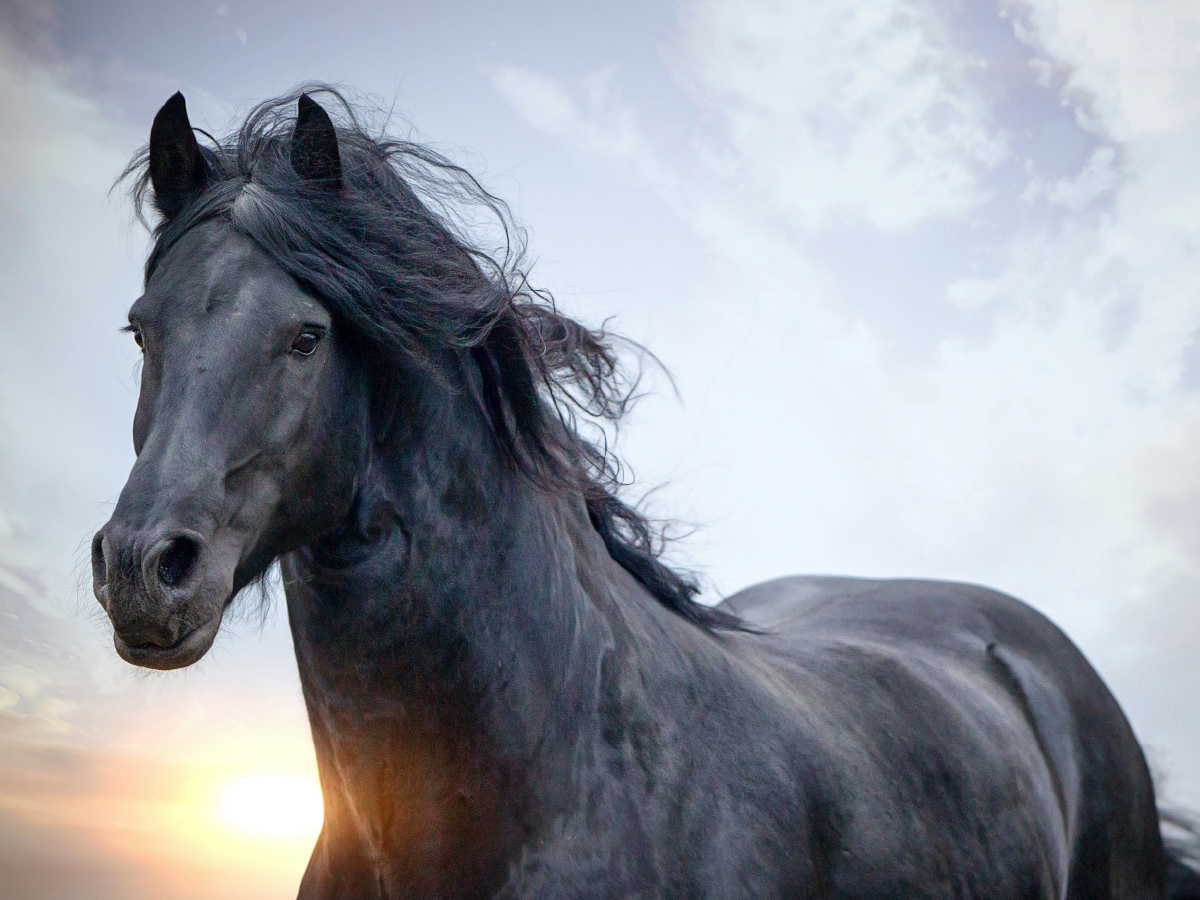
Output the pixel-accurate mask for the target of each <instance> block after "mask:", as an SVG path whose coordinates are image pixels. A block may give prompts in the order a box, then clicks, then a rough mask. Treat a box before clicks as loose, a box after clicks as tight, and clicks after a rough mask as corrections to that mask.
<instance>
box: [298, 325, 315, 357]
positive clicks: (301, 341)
mask: <svg viewBox="0 0 1200 900" xmlns="http://www.w3.org/2000/svg"><path fill="white" fill-rule="evenodd" d="M320 339H321V335H319V334H317V333H316V332H315V331H305V332H304V333H302V334H301V335H300V336H299V337H297V338H296V339H295V340H294V341H292V352H293V353H299V354H300V355H301V356H310V355H311V354H312V352H313V351H314V350H316V349H317V341H319V340H320Z"/></svg>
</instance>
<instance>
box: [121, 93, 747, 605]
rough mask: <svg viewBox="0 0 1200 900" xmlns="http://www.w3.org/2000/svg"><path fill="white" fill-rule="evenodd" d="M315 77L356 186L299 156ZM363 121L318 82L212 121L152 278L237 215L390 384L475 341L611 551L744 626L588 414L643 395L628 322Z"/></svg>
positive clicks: (502, 413)
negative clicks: (696, 573)
mask: <svg viewBox="0 0 1200 900" xmlns="http://www.w3.org/2000/svg"><path fill="white" fill-rule="evenodd" d="M301 93H308V94H310V95H311V94H316V95H320V96H322V97H323V98H324V99H325V100H326V101H327V102H326V104H325V105H326V107H327V108H328V109H329V111H330V112H331V113H332V114H333V117H334V120H335V122H337V126H338V127H337V137H338V148H339V152H340V155H341V162H342V171H343V175H342V177H343V184H344V189H343V190H341V191H337V192H331V191H325V190H321V189H314V187H313V185H312V183H311V182H306V181H304V180H302V179H301V178H299V177H298V176H297V174H296V172H295V170H294V168H293V167H292V165H291V163H290V159H289V154H290V136H291V132H292V129H293V126H294V122H295V113H294V110H295V109H296V103H297V99H298V98H299V96H300V95H301ZM329 101H331V102H329ZM363 123H364V117H363V110H362V109H361V108H360V109H356V108H355V106H354V105H353V104H352V103H351V102H350V101H349V100H348V99H347V98H346V97H344V96H343V95H342V94H341V93H339V92H338V91H337V90H335V89H333V88H330V87H328V86H325V85H311V84H310V85H305V86H303V87H302V88H299V89H297V90H296V91H294V92H292V93H289V94H287V95H285V96H282V97H278V98H275V99H272V100H268V101H266V102H264V103H261V104H259V105H258V106H256V107H254V109H252V110H251V111H250V113H249V114H248V115H247V116H246V119H245V121H244V122H243V123H242V125H241V127H240V128H239V129H238V130H237V131H236V132H234V133H233V134H231V135H229V136H228V137H225V138H222V139H217V138H213V137H212V136H211V135H208V134H205V133H203V132H201V134H203V135H204V137H206V138H207V139H208V143H207V145H204V144H202V145H201V152H202V154H203V158H204V163H205V166H206V167H207V180H206V187H205V189H204V191H203V192H202V193H201V194H199V195H198V196H197V197H195V198H193V199H192V201H191V202H190V203H189V204H188V205H187V206H186V207H185V208H184V209H182V210H180V211H178V212H177V214H174V215H172V216H170V217H168V216H165V215H164V216H163V220H162V221H161V222H160V223H159V224H158V225H157V227H155V228H154V229H153V234H154V239H155V243H154V247H153V249H152V251H151V253H150V255H149V258H148V259H147V262H146V272H145V274H146V279H147V280H149V278H150V276H151V275H152V274H153V272H154V270H155V268H156V267H157V266H158V264H159V263H160V262H161V261H162V259H163V257H164V255H165V254H166V253H167V252H168V251H169V250H170V249H171V247H172V246H173V245H174V244H175V243H176V242H177V241H178V240H179V239H180V237H182V236H183V235H184V234H185V233H187V232H188V231H189V230H190V229H191V228H193V227H195V226H196V225H198V224H200V223H202V222H206V221H211V220H220V221H224V222H228V223H230V224H232V225H233V227H234V228H236V229H238V230H239V231H241V232H243V233H244V234H246V235H247V236H249V237H250V238H252V239H253V240H254V241H255V242H256V243H257V244H258V245H259V246H260V247H261V248H262V249H263V250H265V251H266V252H267V253H268V254H270V255H271V256H272V257H273V258H274V260H275V261H276V262H277V263H278V264H279V265H280V266H281V267H282V268H283V269H284V270H285V271H287V272H288V273H289V274H291V275H292V277H294V278H295V279H296V280H297V282H299V283H300V284H301V285H303V286H304V287H305V288H306V289H308V290H309V291H311V292H312V293H313V294H314V295H315V296H316V297H318V298H319V299H320V300H321V301H322V302H323V303H324V304H325V305H326V306H327V308H328V309H329V311H330V314H331V315H332V316H333V317H334V320H335V321H336V322H337V324H338V325H339V327H340V328H341V329H342V330H343V331H344V332H345V333H347V334H348V335H350V336H351V337H352V339H353V340H354V341H355V342H356V343H357V344H358V345H359V346H360V347H361V348H362V349H363V351H364V354H365V358H368V359H370V360H371V366H372V369H373V371H372V380H373V383H374V386H375V391H376V392H377V393H378V394H379V396H380V397H383V398H388V402H391V400H392V399H393V398H395V396H396V395H397V393H398V391H399V390H400V385H402V384H403V383H404V379H403V373H405V372H410V371H412V370H413V369H414V368H416V369H419V370H422V371H425V372H428V373H432V374H434V375H437V374H438V373H439V371H440V368H439V360H442V359H444V358H445V356H446V354H447V353H448V352H451V353H454V352H457V353H458V355H459V356H462V357H469V359H470V360H472V361H473V363H474V364H475V365H476V366H477V367H478V370H479V373H480V376H481V381H482V387H483V390H482V405H483V407H484V412H485V414H486V417H487V420H488V422H489V424H490V427H491V430H492V433H493V435H494V436H495V440H496V444H497V447H498V448H499V451H500V453H501V454H502V455H503V457H504V458H505V459H506V460H507V461H508V462H509V463H510V464H511V465H512V466H514V467H515V468H516V469H517V470H518V471H520V472H521V473H522V474H523V475H524V476H526V477H527V478H529V479H530V480H531V481H532V482H533V483H535V484H536V485H538V486H539V487H540V488H541V489H543V490H547V491H559V492H579V493H581V494H582V496H583V498H584V500H585V502H586V504H587V510H588V515H589V518H590V520H591V522H592V525H593V526H594V527H595V529H596V531H597V532H598V533H599V534H600V536H601V537H602V538H603V541H604V544H605V546H606V548H607V549H608V552H609V554H610V555H611V556H612V558H613V559H614V560H615V561H616V562H618V563H619V564H620V565H621V566H622V567H623V568H625V569H626V570H627V571H628V572H629V573H630V574H631V575H632V576H633V577H634V578H635V579H637V581H639V582H640V583H641V584H642V585H643V586H644V587H645V588H646V589H647V590H648V591H649V592H650V593H651V594H652V595H653V596H654V597H655V598H656V599H657V600H659V601H660V602H661V603H662V604H663V605H665V606H667V607H668V608H669V609H671V610H673V611H674V612H676V613H678V614H679V615H681V616H683V617H684V618H686V619H688V620H690V621H692V622H694V623H696V624H697V625H700V626H702V627H708V628H711V627H725V628H737V627H739V620H738V619H737V618H736V617H735V616H733V615H732V614H730V613H727V612H724V611H721V610H715V609H710V608H709V607H706V606H704V605H702V604H700V603H698V602H696V599H695V596H696V594H697V593H698V590H699V589H698V587H697V585H696V583H695V581H694V580H693V579H691V578H689V577H687V576H685V575H683V574H681V573H679V572H677V571H674V570H673V569H671V568H670V567H668V566H667V565H666V564H665V563H664V562H663V561H662V559H661V558H660V556H661V549H662V537H661V532H660V531H659V530H657V529H656V528H655V527H654V526H653V525H652V523H651V522H650V521H649V520H648V519H647V518H646V517H645V516H644V515H642V514H641V513H639V512H638V511H637V510H636V509H634V508H633V507H632V506H631V505H629V504H627V503H626V502H625V501H623V500H622V499H620V497H619V496H618V489H619V488H620V486H621V484H622V479H621V473H622V471H623V467H622V464H621V462H620V460H619V459H618V458H617V457H616V455H615V454H614V453H613V452H612V451H611V450H610V448H609V447H608V446H607V445H606V443H605V442H604V439H603V435H602V434H601V437H600V438H599V439H597V440H589V439H587V438H586V437H584V436H583V435H582V434H581V433H580V430H579V427H578V426H579V422H578V419H579V417H580V416H583V417H584V418H586V419H590V420H592V421H596V422H601V423H602V422H604V421H608V422H616V421H617V420H619V419H620V418H621V417H622V416H623V415H624V414H625V412H626V411H627V409H628V407H629V404H630V402H631V398H632V389H633V385H634V383H636V380H634V382H633V383H631V381H630V380H629V379H628V378H626V377H624V375H623V371H622V368H621V366H620V360H619V358H618V356H617V354H616V352H615V351H614V349H613V341H614V338H613V336H612V335H610V334H608V333H606V332H605V331H603V330H602V329H589V328H586V327H584V326H583V325H580V324H579V323H578V322H575V321H573V320H572V319H570V318H568V317H567V316H564V315H562V314H561V313H559V312H558V311H557V309H556V308H555V305H554V302H553V298H552V297H551V296H550V295H549V294H548V293H546V292H545V291H540V290H537V289H535V288H533V287H531V286H530V284H529V282H528V280H527V277H526V275H527V269H526V267H525V255H524V250H525V235H524V232H523V230H522V229H521V228H520V227H518V226H517V225H516V224H515V223H514V221H513V217H512V215H511V212H510V210H509V208H508V206H507V204H505V203H504V201H503V200H500V199H499V198H497V197H495V196H493V195H492V194H491V193H489V192H488V191H487V190H486V189H485V188H484V187H482V186H481V185H480V183H479V182H478V181H477V180H476V179H475V178H474V177H473V176H472V175H471V174H470V173H468V172H467V171H466V170H464V169H463V168H461V167H460V166H457V165H455V164H454V163H452V162H450V161H449V160H448V159H447V158H446V157H444V156H443V155H441V154H439V153H437V152H436V151H434V150H432V149H430V148H429V147H426V146H422V145H420V144H418V143H414V142H411V141H407V140H398V139H393V138H391V137H388V136H387V135H386V132H385V131H384V130H383V129H380V136H373V135H372V134H371V133H370V132H369V130H368V128H367V127H366V126H365V125H364V124H363ZM121 179H122V180H128V181H129V182H130V183H131V185H132V190H131V193H132V196H133V201H134V204H135V209H136V210H137V214H138V216H139V218H140V219H141V220H142V221H143V222H145V221H146V220H145V216H144V210H145V207H146V205H147V203H148V202H150V203H155V204H156V205H158V208H159V211H160V212H165V210H163V209H162V208H161V205H160V204H159V202H158V201H156V200H155V198H153V192H152V189H151V186H150V173H149V153H148V149H144V150H142V151H141V152H140V153H139V154H138V155H137V156H136V157H135V158H134V160H133V161H132V162H131V163H130V165H129V167H128V168H127V169H126V170H125V172H124V173H123V174H122V176H121ZM172 212H175V211H172ZM488 222H490V224H491V226H492V228H493V233H497V232H496V229H497V228H498V233H499V235H500V236H501V240H500V241H499V242H498V243H499V244H500V246H499V247H498V248H497V249H496V250H488V249H485V248H483V247H481V246H480V244H481V238H480V237H479V235H481V234H483V233H484V231H485V229H483V228H480V227H479V226H480V225H481V224H484V223H488Z"/></svg>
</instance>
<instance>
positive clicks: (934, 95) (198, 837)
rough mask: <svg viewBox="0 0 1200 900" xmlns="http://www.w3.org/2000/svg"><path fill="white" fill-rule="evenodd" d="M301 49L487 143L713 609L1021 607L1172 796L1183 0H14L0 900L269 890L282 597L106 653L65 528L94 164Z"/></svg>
mask: <svg viewBox="0 0 1200 900" xmlns="http://www.w3.org/2000/svg"><path fill="white" fill-rule="evenodd" d="M311 79H317V80H322V81H329V82H334V83H337V84H340V85H343V86H345V87H347V88H350V89H351V90H353V91H354V92H356V95H357V96H360V97H361V98H363V99H364V100H365V101H366V102H370V103H374V104H376V105H377V106H381V107H383V108H387V109H391V110H392V111H393V116H392V123H393V125H392V127H393V129H394V130H395V131H396V132H397V133H400V134H405V135H409V134H411V135H414V136H416V137H418V138H419V139H421V140H423V141H427V142H431V143H432V144H434V145H435V146H436V147H437V148H438V149H440V150H442V151H443V152H446V153H448V154H450V155H451V156H452V157H453V158H455V159H456V160H459V161H460V162H462V163H463V164H464V165H466V166H467V167H468V168H470V169H471V170H472V171H473V172H476V173H478V174H479V175H480V177H481V178H482V179H483V180H484V182H485V184H487V185H488V186H489V187H490V188H491V189H492V190H493V191H494V192H496V193H497V194H499V195H500V196H501V197H503V198H504V199H506V200H507V201H509V202H510V203H511V204H512V206H513V208H514V210H515V212H516V214H517V216H518V218H519V219H520V220H521V221H522V222H523V223H524V224H525V226H526V227H527V229H528V234H529V246H530V253H531V258H532V259H533V261H534V264H533V280H534V282H535V283H536V284H538V285H540V286H544V287H546V288H548V289H550V290H551V291H553V293H554V295H555V297H556V298H557V301H558V303H559V304H560V306H561V307H562V308H563V309H565V310H567V311H569V312H570V313H571V314H573V315H576V316H577V317H579V318H580V319H582V320H583V321H585V322H587V323H588V324H591V325H599V324H601V323H603V322H607V323H608V327H610V328H612V329H613V330H615V331H618V332H620V333H623V334H625V335H627V336H629V337H632V338H634V339H636V340H638V341H641V342H642V343H644V344H645V345H646V346H648V347H649V348H650V349H652V350H653V351H654V353H655V354H657V355H658V357H659V358H661V360H662V361H663V363H664V364H665V365H666V367H667V368H668V369H669V371H670V373H671V375H672V377H673V379H674V382H675V386H676V389H677V395H676V392H675V391H673V390H672V388H671V385H670V382H669V381H668V380H667V379H666V378H665V377H663V376H661V375H658V376H655V375H654V374H653V373H650V376H649V379H648V383H649V386H650V387H651V388H652V389H653V390H652V392H651V393H650V395H649V396H647V397H646V398H645V399H644V400H643V401H642V402H641V404H640V405H639V406H638V407H637V408H636V410H635V411H634V412H633V413H632V414H631V415H630V417H629V419H628V421H627V422H626V423H625V424H624V425H623V426H622V429H621V433H620V435H619V445H618V446H619V449H620V450H621V451H622V453H623V454H624V457H625V459H626V460H627V461H628V462H629V463H630V466H631V468H632V470H633V471H634V472H635V473H636V475H637V482H636V485H635V488H634V494H633V495H634V496H640V494H639V493H638V492H639V491H640V492H641V493H645V494H646V498H645V502H646V504H647V508H648V509H649V510H651V511H652V512H653V513H654V514H656V515H659V516H663V517H669V518H671V519H673V520H675V521H677V522H679V523H681V528H680V529H679V530H680V531H681V532H684V535H683V537H682V538H681V539H680V540H679V541H678V542H677V543H676V544H675V545H674V546H673V548H672V550H671V555H672V559H673V560H675V561H677V562H678V563H680V564H681V565H684V566H688V567H690V568H692V569H693V570H695V571H697V572H698V573H699V574H700V576H701V578H702V579H703V581H704V584H705V586H706V597H708V598H709V599H710V600H714V601H715V600H716V599H717V598H719V597H720V596H723V595H727V594H729V593H732V592H733V591H736V590H737V589H739V588H740V587H743V586H745V585H748V584H751V583H753V582H756V581H761V580H763V579H767V578H771V577H775V576H779V575H785V574H792V573H822V574H845V575H859V576H866V577H893V576H903V577H923V578H938V579H952V580H963V581H970V582H977V583H982V584H987V585H989V586H991V587H995V588H998V589H1000V590H1003V591H1006V592H1008V593H1011V594H1013V595H1016V596H1018V597H1021V598H1023V599H1025V600H1027V601H1028V602H1030V603H1032V604H1033V605H1034V606H1036V607H1037V608H1038V609H1040V610H1041V611H1043V612H1044V613H1046V614H1047V615H1048V616H1050V617H1051V618H1052V619H1053V620H1054V621H1055V622H1056V623H1057V624H1058V625H1060V626H1061V627H1062V628H1063V629H1064V630H1065V631H1066V632H1067V633H1068V634H1069V635H1070V636H1071V637H1072V638H1073V639H1074V640H1075V641H1076V642H1077V643H1078V645H1079V646H1080V647H1081V649H1082V650H1083V651H1084V653H1085V654H1086V655H1087V656H1088V658H1089V659H1090V660H1091V661H1092V663H1093V664H1094V665H1095V666H1096V667H1097V669H1098V670H1099V671H1100V673H1101V675H1102V676H1103V677H1104V678H1105V680H1106V682H1107V683H1108V685H1109V686H1110V688H1111V689H1112V691H1113V693H1114V694H1115V696H1116V697H1117V699H1118V700H1119V702H1120V703H1121V704H1122V706H1123V708H1124V709H1125V711H1126V713H1127V715H1128V716H1129V718H1130V720H1131V722H1132V724H1133V726H1134V729H1135V731H1136V733H1137V734H1138V736H1139V738H1140V739H1141V741H1142V742H1143V745H1144V746H1145V747H1146V750H1147V754H1148V756H1149V758H1150V760H1151V764H1152V767H1153V769H1154V771H1155V772H1156V774H1157V777H1158V784H1159V790H1160V794H1161V795H1162V798H1163V800H1164V801H1165V802H1166V803H1168V804H1171V805H1175V806H1182V807H1190V808H1191V809H1193V810H1196V809H1200V708H1198V707H1200V704H1198V703H1197V702H1196V698H1197V697H1198V696H1200V287H1198V286H1197V285H1198V284H1200V278H1198V277H1197V276H1198V275H1200V268H1198V265H1197V264H1198V262H1200V256H1198V254H1200V166H1197V165H1196V164H1195V161H1196V160H1197V159H1198V158H1200V3H1196V2H1194V0H1192V2H1177V0H1154V2H1151V3H1147V2H1144V0H1036V2H1015V0H1013V2H1010V0H1001V2H999V3H996V2H985V0H980V2H971V0H963V2H953V0H944V2H943V0H854V2H852V3H850V2H845V0H841V2H835V0H809V2H806V3H803V4H797V3H790V2H771V0H680V2H675V3H672V2H649V0H647V2H637V3H632V2H625V3H620V2H618V3H614V2H605V3H571V4H563V3H549V2H546V3H538V2H521V3H498V2H483V0H476V2H443V3H438V4H431V3H411V2H396V0H389V2H387V3H376V2H357V0H344V2H341V3H338V4H315V3H287V4H284V3H269V2H260V3H236V2H229V3H212V2H181V3H170V4H163V3H160V2H152V0H145V2H140V0H139V2H109V3H97V2H86V0H72V2H30V0H15V2H14V0H9V2H7V3H6V4H4V5H3V6H2V7H0V127H2V128H3V133H4V137H3V140H0V316H2V321H3V323H4V326H3V328H0V900H61V898H67V897H69V898H72V900H107V898H114V900H115V898H122V900H141V898H150V897H155V898H162V897H167V898H178V900H191V898H200V897H211V896H222V897H227V898H230V900H240V898H250V897H255V898H261V897H276V896H278V897H288V896H293V895H294V892H295V889H296V886H297V884H298V881H299V877H300V874H301V872H302V871H303V866H304V864H305V862H306V860H307V855H308V852H309V849H310V848H311V844H312V840H313V837H314V835H315V831H316V827H317V825H316V822H317V821H318V819H315V818H314V814H313V809H312V804H313V803H315V802H316V801H315V800H313V801H311V802H309V801H308V800H306V798H308V797H310V792H311V785H312V783H313V779H314V778H315V774H314V773H315V769H314V765H313V758H312V750H311V744H310V741H309V737H308V729H307V722H306V719H305V714H304V709H303V703H302V701H301V698H300V692H299V686H298V682H297V678H296V674H295V663H294V660H293V657H292V651H291V645H290V638H289V636H288V633H287V627H286V613H285V611H284V610H283V609H282V607H281V605H280V604H279V603H278V602H276V603H275V604H274V605H271V606H268V607H266V608H265V610H264V609H263V608H261V607H259V606H258V605H256V604H255V603H253V602H251V603H247V604H246V605H245V607H244V611H243V614H242V615H241V616H240V619H239V621H237V622H234V623H232V625H226V626H225V628H224V632H223V634H222V635H221V636H220V637H219V639H218V642H217V645H216V646H215V648H214V650H213V651H212V652H210V654H209V655H208V656H207V657H206V658H205V659H204V660H203V661H202V662H201V663H200V664H198V665H197V666H195V667H192V668H191V669H187V670H184V671H181V672H175V673H148V672H144V671H140V670H135V669H133V668H132V667H130V666H128V665H126V664H124V663H123V662H121V661H120V660H119V659H117V657H116V655H115V652H114V651H113V649H112V645H111V632H110V631H109V629H108V628H107V626H106V624H105V621H104V619H103V616H102V614H101V613H100V610H99V608H98V606H97V605H96V604H95V601H94V600H93V599H92V598H91V592H90V576H89V575H88V573H87V571H86V550H87V546H88V541H89V540H90V537H91V534H92V532H93V530H94V529H95V528H96V527H98V526H99V525H101V524H103V522H104V521H105V520H106V519H107V516H108V513H109V511H110V510H111V508H112V505H113V503H114V501H115V498H116V496H117V494H118V493H119V492H120V489H121V487H122V485H123V484H124V481H125V478H126V475H127V474H128V471H129V468H130V466H131V465H132V461H133V451H132V447H131V438H130V433H129V429H130V424H131V421H132V415H133V408H134V404H135V401H136V395H137V358H138V353H137V349H136V347H135V346H134V344H133V342H132V340H130V338H129V336H128V335H125V334H120V333H119V332H118V329H119V328H120V327H121V326H122V325H123V324H124V321H125V313H126V310H127V308H128V306H129V304H130V303H131V302H132V300H133V299H135V298H136V297H137V295H138V293H139V291H140V267H141V261H142V257H143V254H144V252H145V249H146V245H147V244H146V237H145V234H144V232H143V231H142V230H141V229H140V227H139V226H137V225H136V223H134V222H133V220H132V216H131V211H130V209H129V208H128V205H127V203H126V202H125V200H124V198H123V197H122V196H121V194H120V193H119V192H116V193H110V188H111V186H112V184H113V181H114V179H115V178H116V176H117V175H118V174H119V172H120V171H121V169H122V168H123V166H124V164H125V162H126V161H127V160H128V158H129V157H130V156H131V154H132V153H133V152H134V151H135V150H136V149H137V148H138V147H139V146H140V145H141V144H142V143H144V142H145V140H146V138H147V135H148V131H149V124H150V121H151V119H152V117H153V115H154V112H155V111H156V110H157V109H158V107H159V106H160V105H161V104H162V102H163V101H164V100H166V98H167V97H168V96H170V95H171V94H172V93H173V92H174V91H176V90H182V91H183V93H184V94H185V95H186V97H187V101H188V108H189V110H190V112H191V115H192V120H193V123H194V124H196V125H199V126H202V127H204V128H206V129H208V130H210V131H213V132H224V131H225V130H226V129H227V128H228V127H229V126H230V125H232V124H233V123H234V122H235V121H236V117H237V116H238V115H239V114H240V113H244V112H245V111H246V110H247V109H248V108H249V107H250V106H251V105H252V104H253V103H254V102H256V101H258V100H262V99H265V98H267V97H270V96H273V95H275V94H278V93H281V92H283V91H285V90H288V89H289V88H291V87H292V86H293V85H295V84H297V83H300V82H303V81H307V80H311ZM256 798H258V800H257V801H256ZM285 801H286V802H289V803H294V804H298V805H297V806H296V807H295V808H293V807H290V806H289V807H287V808H286V809H283V810H280V809H279V807H280V806H281V805H282V804H284V803H285ZM256 802H258V803H259V805H260V806H261V805H263V804H265V806H266V807H268V809H267V810H266V811H267V812H270V811H271V810H276V811H277V812H280V811H281V812H282V815H281V816H275V817H274V819H272V817H270V816H264V815H259V816H258V817H257V819H256V818H255V815H254V814H246V813H245V809H246V808H247V805H249V807H250V808H254V807H255V803H256ZM305 803H308V805H307V806H305V805H304V804H305Z"/></svg>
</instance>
